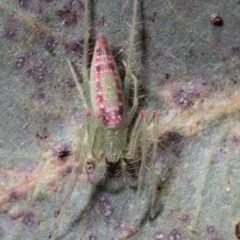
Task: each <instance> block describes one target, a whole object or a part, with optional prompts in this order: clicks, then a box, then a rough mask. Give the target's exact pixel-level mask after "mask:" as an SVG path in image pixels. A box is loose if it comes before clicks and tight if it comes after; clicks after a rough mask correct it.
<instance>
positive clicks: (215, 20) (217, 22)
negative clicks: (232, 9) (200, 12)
mask: <svg viewBox="0 0 240 240" xmlns="http://www.w3.org/2000/svg"><path fill="white" fill-rule="evenodd" d="M210 21H211V23H212V24H213V25H216V26H222V25H223V20H222V18H221V17H220V16H219V15H218V14H216V13H214V14H212V15H211V17H210Z"/></svg>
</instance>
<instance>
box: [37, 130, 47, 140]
mask: <svg viewBox="0 0 240 240" xmlns="http://www.w3.org/2000/svg"><path fill="white" fill-rule="evenodd" d="M36 137H37V138H39V139H41V140H44V139H46V138H47V137H48V132H47V129H46V128H43V130H40V131H38V132H37V133H36Z"/></svg>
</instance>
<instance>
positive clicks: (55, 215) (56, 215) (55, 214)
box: [53, 210, 60, 218]
mask: <svg viewBox="0 0 240 240" xmlns="http://www.w3.org/2000/svg"><path fill="white" fill-rule="evenodd" d="M59 213H60V211H59V210H57V211H54V213H53V217H54V218H57V217H58V215H59Z"/></svg>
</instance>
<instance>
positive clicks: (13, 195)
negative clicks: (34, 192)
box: [10, 191, 18, 201]
mask: <svg viewBox="0 0 240 240" xmlns="http://www.w3.org/2000/svg"><path fill="white" fill-rule="evenodd" d="M17 199H18V193H17V191H12V192H11V193H10V201H16V200H17Z"/></svg>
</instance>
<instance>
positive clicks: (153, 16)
mask: <svg viewBox="0 0 240 240" xmlns="http://www.w3.org/2000/svg"><path fill="white" fill-rule="evenodd" d="M156 15H157V13H156V12H154V13H153V14H152V16H149V17H148V19H149V20H150V21H152V22H155V17H156Z"/></svg>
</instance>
